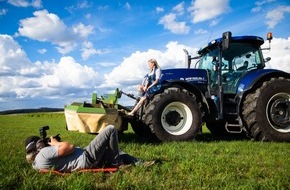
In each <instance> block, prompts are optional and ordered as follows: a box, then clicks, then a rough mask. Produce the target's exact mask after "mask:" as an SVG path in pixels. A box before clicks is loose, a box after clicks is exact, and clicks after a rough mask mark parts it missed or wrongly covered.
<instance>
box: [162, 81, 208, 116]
mask: <svg viewBox="0 0 290 190" xmlns="http://www.w3.org/2000/svg"><path fill="white" fill-rule="evenodd" d="M170 87H176V88H180V89H185V90H187V91H189V92H190V93H193V94H194V95H195V96H196V99H197V101H199V102H201V103H202V105H203V107H204V106H205V107H206V110H203V111H206V112H207V113H209V112H210V108H209V105H208V102H207V100H206V97H205V95H204V92H202V91H206V90H207V85H205V84H204V85H202V87H201V85H196V84H190V83H188V82H186V81H183V80H172V81H170V82H164V83H163V84H162V89H163V90H164V89H166V88H170ZM202 89H203V90H202ZM205 107H204V108H205Z"/></svg>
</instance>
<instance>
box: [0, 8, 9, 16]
mask: <svg viewBox="0 0 290 190" xmlns="http://www.w3.org/2000/svg"><path fill="white" fill-rule="evenodd" d="M7 12H8V9H0V16H2V15H6V13H7Z"/></svg>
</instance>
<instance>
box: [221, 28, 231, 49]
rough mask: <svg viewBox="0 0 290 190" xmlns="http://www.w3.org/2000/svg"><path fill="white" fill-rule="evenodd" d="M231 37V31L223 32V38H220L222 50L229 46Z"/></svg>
mask: <svg viewBox="0 0 290 190" xmlns="http://www.w3.org/2000/svg"><path fill="white" fill-rule="evenodd" d="M231 37H232V33H231V32H224V33H223V38H222V50H223V51H225V50H227V49H229V48H230V43H231Z"/></svg>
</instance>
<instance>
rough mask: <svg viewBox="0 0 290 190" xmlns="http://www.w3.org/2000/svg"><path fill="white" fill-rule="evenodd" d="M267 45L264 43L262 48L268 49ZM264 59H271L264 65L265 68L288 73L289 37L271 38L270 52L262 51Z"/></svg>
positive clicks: (289, 58) (289, 71)
mask: <svg viewBox="0 0 290 190" xmlns="http://www.w3.org/2000/svg"><path fill="white" fill-rule="evenodd" d="M268 46H269V45H268V43H265V44H264V45H263V47H268ZM263 53H264V58H266V57H271V61H269V62H268V63H266V65H267V68H273V69H279V70H282V71H285V72H288V73H290V65H289V60H290V37H288V39H284V38H273V40H272V42H271V50H270V51H268V50H264V51H263Z"/></svg>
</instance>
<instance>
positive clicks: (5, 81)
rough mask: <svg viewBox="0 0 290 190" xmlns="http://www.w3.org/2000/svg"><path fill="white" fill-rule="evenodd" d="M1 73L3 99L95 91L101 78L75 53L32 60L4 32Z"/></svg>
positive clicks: (1, 40) (0, 59)
mask: <svg viewBox="0 0 290 190" xmlns="http://www.w3.org/2000/svg"><path fill="white" fill-rule="evenodd" d="M0 73H1V74H0V97H1V99H2V100H3V101H5V99H10V98H12V99H13V98H20V99H23V98H28V97H29V98H34V97H38V98H41V97H48V98H51V97H59V98H62V97H63V96H66V95H67V96H69V95H70V94H78V95H79V94H84V93H86V92H88V91H89V92H90V93H91V92H92V91H93V90H94V87H95V86H96V84H97V81H98V80H99V79H98V78H99V76H98V73H97V72H96V71H95V70H94V69H93V68H91V67H88V66H86V65H81V64H79V63H77V62H76V61H75V60H74V59H73V58H72V57H62V58H61V59H60V61H59V62H55V61H52V62H43V63H42V62H39V61H38V62H35V63H31V62H30V61H29V59H28V58H27V56H26V54H25V52H24V51H23V50H22V49H21V47H20V46H19V45H18V44H17V43H16V42H15V41H14V39H13V38H12V37H11V36H8V35H0ZM86 95H87V94H86ZM76 96H77V95H76Z"/></svg>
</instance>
